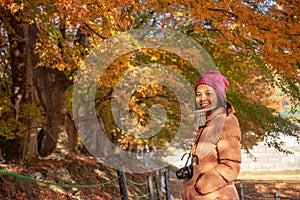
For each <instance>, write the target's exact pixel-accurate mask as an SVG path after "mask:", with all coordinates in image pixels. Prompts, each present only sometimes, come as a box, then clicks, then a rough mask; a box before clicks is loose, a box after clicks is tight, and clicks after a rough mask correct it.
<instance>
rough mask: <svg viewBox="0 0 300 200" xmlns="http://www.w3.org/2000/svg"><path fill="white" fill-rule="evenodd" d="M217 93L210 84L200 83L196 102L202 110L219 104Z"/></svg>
mask: <svg viewBox="0 0 300 200" xmlns="http://www.w3.org/2000/svg"><path fill="white" fill-rule="evenodd" d="M217 101H218V100H217V94H216V92H215V90H214V89H213V88H212V87H211V86H209V85H204V84H202V85H198V86H197V88H196V103H197V105H198V107H199V109H200V110H202V109H209V108H213V107H215V106H216V105H217Z"/></svg>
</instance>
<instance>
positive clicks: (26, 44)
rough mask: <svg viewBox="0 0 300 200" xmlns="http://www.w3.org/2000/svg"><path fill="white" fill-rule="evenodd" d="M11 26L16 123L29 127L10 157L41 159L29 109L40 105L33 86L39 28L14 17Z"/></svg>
mask: <svg viewBox="0 0 300 200" xmlns="http://www.w3.org/2000/svg"><path fill="white" fill-rule="evenodd" d="M10 19H11V21H10V25H11V26H12V27H13V28H14V31H13V32H10V33H9V42H10V56H11V59H10V61H11V70H12V80H13V84H12V91H13V96H12V102H13V104H14V105H15V109H16V121H20V122H21V123H23V124H24V125H25V127H26V130H25V132H24V133H23V132H21V133H22V135H21V136H20V137H18V138H17V140H16V141H15V142H16V143H17V144H14V145H17V148H16V147H15V146H11V149H10V153H8V154H7V155H9V156H10V158H13V157H14V158H18V159H20V158H25V157H26V158H31V157H37V155H38V152H37V119H36V116H33V115H30V114H29V112H28V110H24V108H25V107H24V106H25V105H26V108H27V109H34V107H36V104H37V99H36V95H35V94H36V93H35V92H36V91H35V87H34V84H33V70H34V67H35V66H36V64H37V62H38V57H37V56H36V55H35V54H34V53H33V49H34V44H35V41H36V35H37V31H38V29H37V27H36V26H35V24H33V25H30V24H28V23H24V22H20V21H18V20H17V19H16V18H14V17H13V16H11V18H10Z"/></svg>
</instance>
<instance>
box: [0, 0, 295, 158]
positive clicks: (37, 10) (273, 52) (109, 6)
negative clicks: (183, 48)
mask: <svg viewBox="0 0 300 200" xmlns="http://www.w3.org/2000/svg"><path fill="white" fill-rule="evenodd" d="M297 3H298V2H297V1H292V0H291V1H283V0H277V1H269V0H260V1H251V0H242V1H227V0H224V1H199V0H189V1H181V0H175V1H174V0H172V1H171V0H153V1H143V0H119V1H105V0H93V1H91V0H73V1H61V0H52V1H47V0H41V1H36V0H34V1H33V0H18V1H17V0H2V2H1V12H0V37H1V43H0V45H1V46H0V50H1V54H0V59H1V63H0V76H1V82H0V89H1V90H0V143H1V155H2V157H3V158H4V159H6V160H14V159H16V160H34V159H36V158H39V157H45V156H49V155H56V156H62V157H64V156H67V155H70V154H73V153H75V152H78V150H79V149H81V150H82V149H84V146H82V144H81V143H80V138H79V137H78V134H77V131H76V128H75V125H74V119H73V116H74V113H73V110H72V100H73V99H72V89H73V86H74V84H75V83H76V78H77V77H76V75H77V72H78V70H80V68H81V66H82V63H83V61H84V60H85V59H86V57H87V55H88V54H89V53H90V52H91V51H92V50H93V49H94V48H95V47H97V45H99V44H101V43H102V42H103V41H105V40H107V39H109V38H111V37H113V36H116V35H118V34H120V33H122V32H125V31H128V30H133V29H137V28H142V27H153V28H160V29H169V30H172V31H176V32H180V33H182V34H185V35H186V36H188V37H190V38H192V39H193V40H195V41H196V42H197V43H199V44H200V45H201V46H202V47H203V48H204V49H205V50H206V51H207V52H208V53H209V54H210V55H211V57H212V58H213V60H214V62H215V63H216V65H217V67H218V69H219V70H220V71H221V72H222V73H223V74H224V75H225V76H226V77H227V78H228V80H229V82H230V87H229V90H228V92H227V94H228V97H227V98H228V101H229V102H230V103H231V104H232V105H233V106H234V108H235V112H236V116H237V118H238V119H239V122H240V126H241V129H242V132H243V137H242V147H243V149H245V150H249V149H251V148H252V146H253V145H255V144H257V143H258V142H260V141H263V140H264V139H265V138H266V137H267V138H268V140H267V142H268V145H270V146H274V147H275V148H277V149H278V150H280V151H285V149H284V148H282V146H281V141H280V137H279V134H277V133H282V134H285V135H290V136H293V137H299V119H300V118H299V106H298V105H299V100H300V91H299V82H300V62H299V57H300V52H299V48H300V43H299V41H300V40H299V37H300V26H299V13H300V12H299V11H300V7H299V6H298V4H297ZM145 63H146V64H147V63H157V64H164V65H167V66H169V67H171V68H173V69H175V70H176V71H177V72H179V73H181V74H182V75H183V76H184V77H185V79H186V80H187V81H188V82H189V83H190V84H192V85H193V84H194V83H195V81H196V80H197V78H198V77H199V73H197V71H196V70H195V69H194V68H193V66H192V65H191V63H188V62H187V61H186V60H184V59H183V58H181V57H180V56H178V55H174V54H172V53H171V52H167V51H163V50H159V49H140V50H136V51H132V52H128V53H127V54H125V55H122V56H120V57H119V58H118V59H117V60H115V61H114V62H113V63H111V65H110V66H109V68H108V70H107V71H106V73H105V74H104V75H103V77H102V78H101V80H99V83H98V88H97V92H96V95H95V109H96V110H97V117H98V119H99V123H100V124H101V126H102V128H103V129H104V130H106V133H107V137H108V138H109V139H110V141H112V142H113V143H114V144H116V145H118V146H120V147H121V148H123V149H124V150H133V151H136V150H137V146H138V144H140V143H141V142H142V143H143V144H147V145H148V146H150V147H154V148H162V147H164V146H168V144H169V143H170V141H171V140H172V138H173V137H174V131H175V132H176V128H178V126H179V124H180V112H179V110H178V109H176V108H177V107H178V101H176V96H174V94H172V93H171V92H170V91H169V90H168V88H165V87H162V86H161V85H157V84H149V85H144V86H143V87H140V88H139V89H138V90H137V91H136V92H135V93H134V94H133V95H132V98H131V100H130V102H129V110H130V112H131V113H134V115H133V121H135V123H136V124H137V125H138V126H144V125H146V124H148V123H149V113H148V109H149V108H150V107H151V105H152V104H153V103H159V104H161V105H163V107H164V108H165V109H166V112H167V114H168V120H167V122H166V125H165V127H166V128H165V129H164V130H163V131H161V132H159V133H158V134H156V135H155V136H153V137H151V138H148V139H141V138H138V137H137V138H132V137H131V136H130V135H129V134H128V133H126V131H124V130H122V129H120V128H119V127H118V126H116V124H115V122H114V119H113V116H112V114H111V104H110V101H111V95H112V91H113V88H114V86H115V85H116V83H117V81H118V79H119V78H120V77H121V76H122V75H123V74H124V73H126V72H127V71H128V70H130V69H133V68H135V66H137V65H140V64H145ZM119 101H122V99H119ZM286 105H287V106H286ZM283 107H284V110H283ZM283 111H284V112H283ZM287 113H288V114H287ZM184 144H185V141H182V146H184ZM100 148H101V147H100Z"/></svg>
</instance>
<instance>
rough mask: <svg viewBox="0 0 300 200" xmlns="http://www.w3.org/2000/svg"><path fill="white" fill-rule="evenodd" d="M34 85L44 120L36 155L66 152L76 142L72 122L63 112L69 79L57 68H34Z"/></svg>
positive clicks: (68, 151) (62, 153) (63, 153)
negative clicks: (44, 113)
mask: <svg viewBox="0 0 300 200" xmlns="http://www.w3.org/2000/svg"><path fill="white" fill-rule="evenodd" d="M35 84H36V87H37V89H38V95H39V99H40V101H41V104H42V106H43V107H44V108H45V111H46V119H47V122H46V127H45V128H44V132H45V137H44V138H43V141H42V146H41V149H40V155H41V156H47V155H50V154H51V153H56V154H58V155H62V156H64V155H67V154H69V153H70V152H72V151H74V150H75V148H76V145H77V134H76V130H75V126H74V122H73V120H72V119H71V117H70V115H69V114H68V112H67V98H68V97H67V88H68V87H69V86H70V81H68V80H67V78H66V76H65V74H64V73H63V72H62V71H59V70H57V69H49V68H37V69H36V70H35Z"/></svg>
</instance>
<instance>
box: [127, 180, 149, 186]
mask: <svg viewBox="0 0 300 200" xmlns="http://www.w3.org/2000/svg"><path fill="white" fill-rule="evenodd" d="M126 181H127V182H129V183H131V184H133V185H139V186H143V185H147V184H148V182H147V181H146V182H144V183H137V182H135V181H133V180H130V179H128V178H126Z"/></svg>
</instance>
